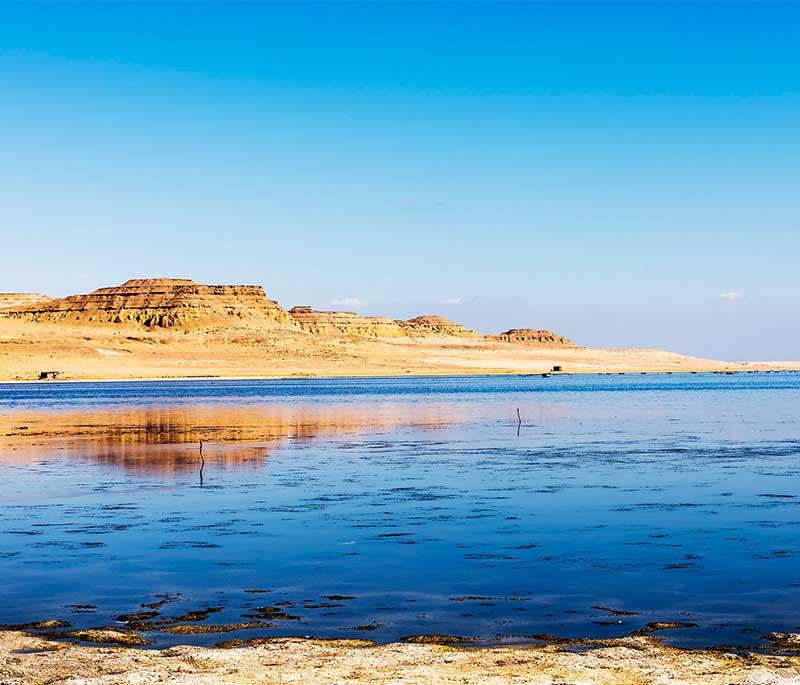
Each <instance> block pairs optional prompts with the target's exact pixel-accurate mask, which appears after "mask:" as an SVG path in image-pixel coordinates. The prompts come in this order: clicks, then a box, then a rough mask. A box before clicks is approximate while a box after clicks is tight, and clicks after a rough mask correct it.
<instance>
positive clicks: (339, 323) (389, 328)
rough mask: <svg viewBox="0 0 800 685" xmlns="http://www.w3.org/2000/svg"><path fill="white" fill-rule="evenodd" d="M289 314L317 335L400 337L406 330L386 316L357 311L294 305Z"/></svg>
mask: <svg viewBox="0 0 800 685" xmlns="http://www.w3.org/2000/svg"><path fill="white" fill-rule="evenodd" d="M289 314H290V315H291V316H292V317H293V318H294V320H295V321H297V323H298V324H299V325H300V327H301V328H302V329H303V330H304V331H307V332H308V333H314V334H316V335H354V336H358V337H367V338H398V337H401V336H404V335H405V331H404V330H403V328H402V327H401V326H400V324H398V322H397V321H394V320H393V319H389V318H388V317H385V316H362V315H361V314H356V313H355V312H323V311H318V310H316V309H312V308H311V307H306V306H300V307H292V308H291V309H290V310H289Z"/></svg>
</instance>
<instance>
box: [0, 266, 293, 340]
mask: <svg viewBox="0 0 800 685" xmlns="http://www.w3.org/2000/svg"><path fill="white" fill-rule="evenodd" d="M0 316H5V317H11V318H19V319H26V320H31V321H45V322H58V323H72V324H83V325H86V324H130V325H136V326H144V327H146V328H156V327H159V328H183V329H190V328H199V327H202V326H208V325H215V324H230V323H237V322H242V323H253V324H257V325H259V326H267V327H289V328H297V324H296V323H295V320H294V319H293V318H292V317H291V316H289V314H288V313H287V312H286V310H284V309H283V308H282V307H281V306H280V305H279V304H278V303H277V302H275V301H273V300H268V299H267V297H266V295H265V293H264V289H263V288H262V287H261V286H256V285H202V284H199V283H195V282H194V281H192V280H189V279H186V278H136V279H132V280H129V281H126V282H125V283H123V284H122V285H120V286H116V287H114V288H100V289H99V290H95V291H94V292H92V293H89V294H87V295H71V296H69V297H65V298H62V299H56V300H48V301H44V302H38V303H33V304H28V305H24V306H18V307H14V308H12V309H6V310H3V311H2V312H0Z"/></svg>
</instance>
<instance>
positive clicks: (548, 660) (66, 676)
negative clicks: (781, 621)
mask: <svg viewBox="0 0 800 685" xmlns="http://www.w3.org/2000/svg"><path fill="white" fill-rule="evenodd" d="M589 647H591V648H589ZM512 682H513V683H530V684H534V683H535V684H536V685H554V684H555V683H561V684H565V683H570V684H571V685H583V684H589V683H592V684H596V685H612V684H614V685H644V684H645V683H647V684H651V683H652V684H654V685H655V684H658V685H668V684H675V685H677V684H678V683H680V684H682V685H695V684H696V685H731V684H733V683H735V684H736V685H769V684H772V685H789V684H794V683H800V657H797V656H775V655H759V654H750V653H745V654H732V653H726V652H713V651H701V650H696V651H695V650H680V649H674V648H670V647H666V646H664V645H663V644H661V643H660V642H659V641H658V640H657V639H656V638H653V637H651V636H636V637H627V638H620V639H616V640H609V641H606V642H605V643H604V644H602V645H591V646H590V645H584V646H583V647H581V648H577V647H576V646H575V645H566V646H562V645H550V646H536V647H519V646H517V647H494V648H459V647H448V646H444V645H437V644H409V643H394V644H387V645H374V644H372V643H369V642H367V641H360V640H335V641H323V640H312V639H296V638H286V639H281V638H276V639H271V640H267V641H263V642H262V643H260V644H252V645H245V646H239V647H234V648H201V647H185V646H184V647H173V648H170V649H166V650H146V649H140V648H125V647H108V646H104V647H87V646H76V645H71V644H65V643H61V642H52V641H48V640H45V639H41V638H39V637H33V636H30V635H26V634H24V633H21V632H10V631H8V632H0V683H2V684H3V685H40V684H41V685H43V684H44V683H48V684H52V683H62V684H64V685H122V684H126V685H130V684H133V683H137V684H145V683H170V684H172V685H212V684H213V685H245V684H246V685H254V684H255V683H260V684H266V683H305V684H308V685H321V684H322V683H370V684H378V683H404V684H406V685H411V684H420V685H422V684H427V685H430V684H435V683H460V684H462V685H465V684H466V685H469V684H472V683H475V684H476V685H477V684H478V683H480V684H481V685H487V684H492V683H494V684H499V683H512Z"/></svg>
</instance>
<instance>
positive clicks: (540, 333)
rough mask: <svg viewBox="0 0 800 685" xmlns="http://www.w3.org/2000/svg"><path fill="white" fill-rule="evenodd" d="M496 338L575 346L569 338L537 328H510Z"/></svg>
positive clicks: (527, 342) (546, 344) (519, 341)
mask: <svg viewBox="0 0 800 685" xmlns="http://www.w3.org/2000/svg"><path fill="white" fill-rule="evenodd" d="M497 339H498V340H502V341H503V342H510V343H520V344H523V345H541V346H547V347H577V345H576V344H575V343H574V342H572V340H570V339H569V338H565V337H564V336H563V335H558V333H553V331H546V330H543V329H538V328H511V329H509V330H507V331H505V332H503V333H501V334H500V335H498V336H497Z"/></svg>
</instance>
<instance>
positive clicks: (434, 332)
mask: <svg viewBox="0 0 800 685" xmlns="http://www.w3.org/2000/svg"><path fill="white" fill-rule="evenodd" d="M398 323H399V324H400V326H401V327H402V328H403V329H405V331H406V332H407V333H408V334H409V335H412V336H447V337H458V338H474V337H477V336H478V334H477V333H475V331H471V330H469V329H468V328H465V327H464V326H462V325H461V324H460V323H456V322H455V321H450V319H447V318H445V317H444V316H438V315H437V314H423V315H422V316H418V317H416V318H414V319H409V320H408V321H398Z"/></svg>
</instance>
